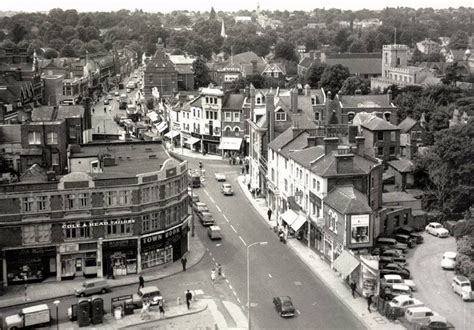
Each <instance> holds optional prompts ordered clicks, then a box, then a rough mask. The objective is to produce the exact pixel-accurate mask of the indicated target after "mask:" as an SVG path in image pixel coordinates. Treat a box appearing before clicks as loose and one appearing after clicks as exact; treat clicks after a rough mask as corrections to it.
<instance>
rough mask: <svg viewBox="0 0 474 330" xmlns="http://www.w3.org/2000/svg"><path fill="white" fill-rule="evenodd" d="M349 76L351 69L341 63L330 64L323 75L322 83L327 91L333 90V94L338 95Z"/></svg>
mask: <svg viewBox="0 0 474 330" xmlns="http://www.w3.org/2000/svg"><path fill="white" fill-rule="evenodd" d="M349 76H350V72H349V69H348V68H347V67H345V66H343V65H341V64H336V65H332V66H328V67H326V69H325V70H324V72H323V74H322V75H321V81H320V85H321V87H323V88H324V89H325V90H326V91H331V93H332V95H336V93H337V92H338V91H339V90H340V89H341V87H342V84H343V83H344V80H346V79H347V78H348V77H349Z"/></svg>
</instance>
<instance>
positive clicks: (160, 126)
mask: <svg viewBox="0 0 474 330" xmlns="http://www.w3.org/2000/svg"><path fill="white" fill-rule="evenodd" d="M167 128H168V123H167V122H166V121H162V122H161V123H159V124H158V125H157V126H156V129H157V130H158V132H160V133H163V132H164V131H165V130H166V129H167Z"/></svg>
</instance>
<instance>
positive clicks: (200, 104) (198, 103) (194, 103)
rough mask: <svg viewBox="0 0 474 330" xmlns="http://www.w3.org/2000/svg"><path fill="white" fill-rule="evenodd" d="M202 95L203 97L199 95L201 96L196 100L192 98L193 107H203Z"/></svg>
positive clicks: (191, 104)
mask: <svg viewBox="0 0 474 330" xmlns="http://www.w3.org/2000/svg"><path fill="white" fill-rule="evenodd" d="M201 97H202V96H201V95H199V96H198V97H196V98H195V99H194V100H192V101H191V103H190V104H189V105H190V106H192V107H196V108H201V107H202V101H201Z"/></svg>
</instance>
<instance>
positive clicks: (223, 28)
mask: <svg viewBox="0 0 474 330" xmlns="http://www.w3.org/2000/svg"><path fill="white" fill-rule="evenodd" d="M221 37H222V38H227V34H225V26H224V19H222V27H221Z"/></svg>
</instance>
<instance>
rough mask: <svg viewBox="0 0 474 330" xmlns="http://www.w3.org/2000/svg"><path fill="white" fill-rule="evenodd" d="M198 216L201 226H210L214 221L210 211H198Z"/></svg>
mask: <svg viewBox="0 0 474 330" xmlns="http://www.w3.org/2000/svg"><path fill="white" fill-rule="evenodd" d="M198 217H199V220H200V221H201V224H202V225H203V226H212V225H213V224H214V223H215V221H214V217H213V216H212V213H210V212H202V213H198Z"/></svg>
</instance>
